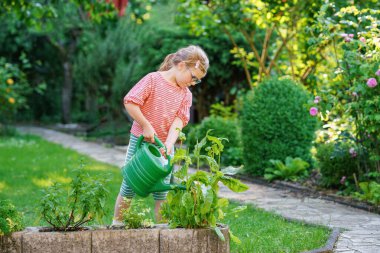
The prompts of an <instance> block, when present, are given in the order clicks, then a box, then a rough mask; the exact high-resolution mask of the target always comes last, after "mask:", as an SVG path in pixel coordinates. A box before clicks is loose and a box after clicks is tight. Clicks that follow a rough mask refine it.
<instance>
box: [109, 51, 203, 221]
mask: <svg viewBox="0 0 380 253" xmlns="http://www.w3.org/2000/svg"><path fill="white" fill-rule="evenodd" d="M208 67H209V61H208V58H207V55H206V53H205V52H204V51H203V50H202V49H201V48H200V47H198V46H193V45H191V46H188V47H185V48H181V49H179V50H178V51H177V52H176V53H173V54H169V55H168V56H166V58H165V60H164V62H163V63H162V64H161V66H160V68H159V70H158V72H153V73H149V74H148V75H146V76H145V77H143V78H142V79H141V80H140V81H139V82H138V83H137V84H136V85H135V86H134V87H133V88H132V89H131V90H130V91H129V92H128V94H127V95H126V96H125V97H124V106H125V108H126V110H127V111H128V113H129V115H130V116H131V117H132V118H133V119H134V121H133V125H132V129H131V137H130V141H129V146H128V151H127V155H126V159H125V163H127V162H128V161H129V160H130V159H131V157H132V156H133V154H134V153H135V151H136V142H137V139H138V137H139V136H140V135H144V137H145V140H146V141H150V142H154V135H157V136H158V138H159V139H160V140H161V141H162V142H163V143H164V144H165V146H166V149H167V153H168V154H172V153H173V151H174V150H173V147H174V143H175V142H176V140H177V138H178V130H176V129H177V128H179V129H182V128H183V127H184V126H186V125H187V123H188V121H189V119H190V107H191V104H192V94H191V92H190V90H189V88H188V87H190V86H194V85H196V84H198V83H200V82H201V79H202V78H203V77H204V76H205V75H206V73H207V69H208ZM169 180H170V175H169V176H168V177H167V178H166V183H168V181H169ZM166 195H167V192H157V193H153V198H154V200H155V209H154V211H155V216H156V220H157V221H159V220H160V219H161V216H160V214H159V210H160V206H161V203H162V202H163V201H164V200H165V199H166ZM134 196H135V193H134V192H133V191H132V189H131V188H129V186H128V185H127V184H126V182H125V180H123V182H122V185H121V188H120V193H119V194H118V196H117V199H116V203H115V213H114V219H113V222H112V224H113V225H122V224H123V223H122V210H123V209H127V208H128V207H129V206H128V204H127V203H126V201H125V200H124V198H128V199H131V198H133V197H134Z"/></svg>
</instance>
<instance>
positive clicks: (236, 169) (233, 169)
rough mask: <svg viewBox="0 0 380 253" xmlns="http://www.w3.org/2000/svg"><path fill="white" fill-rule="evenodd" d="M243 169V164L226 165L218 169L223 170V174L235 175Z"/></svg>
mask: <svg viewBox="0 0 380 253" xmlns="http://www.w3.org/2000/svg"><path fill="white" fill-rule="evenodd" d="M242 170H243V165H241V166H240V167H234V166H228V167H225V168H223V169H221V170H220V171H221V172H223V174H225V175H231V176H232V175H236V174H237V173H239V172H241V171H242Z"/></svg>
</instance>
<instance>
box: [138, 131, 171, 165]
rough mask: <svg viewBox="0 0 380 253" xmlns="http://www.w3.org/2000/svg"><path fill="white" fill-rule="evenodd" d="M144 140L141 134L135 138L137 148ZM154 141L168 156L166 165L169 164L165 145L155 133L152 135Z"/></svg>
mask: <svg viewBox="0 0 380 253" xmlns="http://www.w3.org/2000/svg"><path fill="white" fill-rule="evenodd" d="M143 140H144V136H143V135H140V137H139V138H138V140H137V148H140V147H141V144H142V142H143ZM154 141H155V142H156V144H157V145H158V146H159V147H160V148H163V149H164V150H165V155H166V157H167V158H168V165H169V166H170V160H171V159H170V155H168V153H167V150H166V146H165V145H164V144H163V143H162V141H161V140H160V139H159V138H158V137H157V135H154Z"/></svg>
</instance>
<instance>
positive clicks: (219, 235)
mask: <svg viewBox="0 0 380 253" xmlns="http://www.w3.org/2000/svg"><path fill="white" fill-rule="evenodd" d="M212 230H214V231H215V233H216V234H217V236H218V237H219V239H220V240H222V241H223V242H224V241H225V240H226V238H224V235H223V233H222V231H220V229H219V228H218V227H213V228H212Z"/></svg>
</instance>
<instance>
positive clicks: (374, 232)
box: [18, 126, 380, 253]
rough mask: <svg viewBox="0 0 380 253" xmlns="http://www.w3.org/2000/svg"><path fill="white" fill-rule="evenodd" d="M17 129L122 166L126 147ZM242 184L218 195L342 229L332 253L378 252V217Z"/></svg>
mask: <svg viewBox="0 0 380 253" xmlns="http://www.w3.org/2000/svg"><path fill="white" fill-rule="evenodd" d="M18 129H19V130H20V131H22V132H25V133H31V134H36V135H39V136H41V137H43V138H44V139H46V140H48V141H51V142H55V143H58V144H61V145H62V146H64V147H67V148H71V149H74V150H76V151H78V152H80V153H82V154H86V155H88V156H90V157H92V158H94V159H96V160H98V161H102V162H105V163H108V164H112V165H116V166H119V167H121V166H122V165H123V163H124V156H125V151H126V148H124V149H123V148H122V149H120V148H106V147H104V146H102V145H100V144H96V143H92V142H85V141H83V140H81V139H79V138H77V137H74V136H72V135H68V134H64V133H61V132H57V131H53V130H49V129H45V128H38V127H21V126H20V127H18ZM244 183H246V184H247V185H248V186H249V188H250V189H249V190H248V191H246V192H244V193H234V192H231V191H230V190H229V189H228V188H226V187H221V190H220V196H221V197H225V198H229V199H233V200H238V201H240V202H243V203H252V204H254V205H255V206H257V207H259V208H263V209H265V210H268V211H274V212H275V213H278V214H280V215H282V216H283V217H286V218H290V219H297V220H301V221H305V222H308V223H314V224H321V225H326V226H330V227H334V228H341V229H343V230H344V232H343V233H341V234H340V236H339V239H338V242H337V244H336V247H335V249H334V252H347V253H348V252H350V253H351V252H352V253H356V252H362V253H380V215H377V214H373V213H369V212H366V211H362V210H359V209H355V208H352V207H348V206H344V205H341V204H338V203H334V202H331V201H327V200H322V199H318V198H308V197H297V196H295V195H294V194H291V193H290V192H289V191H286V190H280V189H275V188H271V187H267V186H263V185H259V184H253V183H250V182H244Z"/></svg>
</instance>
